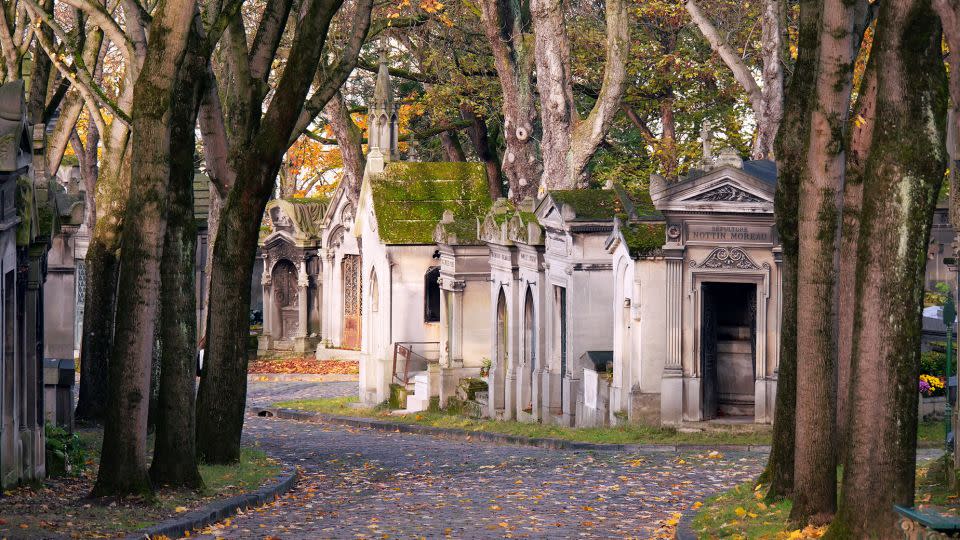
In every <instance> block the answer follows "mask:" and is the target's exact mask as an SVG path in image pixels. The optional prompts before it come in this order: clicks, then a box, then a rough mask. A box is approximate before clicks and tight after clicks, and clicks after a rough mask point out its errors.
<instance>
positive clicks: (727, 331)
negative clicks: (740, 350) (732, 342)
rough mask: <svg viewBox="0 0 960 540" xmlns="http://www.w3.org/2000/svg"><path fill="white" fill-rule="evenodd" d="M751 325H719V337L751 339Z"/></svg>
mask: <svg viewBox="0 0 960 540" xmlns="http://www.w3.org/2000/svg"><path fill="white" fill-rule="evenodd" d="M750 337H751V336H750V327H749V326H718V327H717V339H750Z"/></svg>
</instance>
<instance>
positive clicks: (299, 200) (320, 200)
mask: <svg viewBox="0 0 960 540" xmlns="http://www.w3.org/2000/svg"><path fill="white" fill-rule="evenodd" d="M283 200H285V201H287V202H288V203H292V204H321V205H324V206H326V204H327V203H328V202H330V200H329V199H327V198H326V197H290V198H289V199H283Z"/></svg>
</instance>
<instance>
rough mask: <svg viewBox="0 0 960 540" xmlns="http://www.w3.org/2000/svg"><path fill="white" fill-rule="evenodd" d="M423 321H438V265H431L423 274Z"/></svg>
mask: <svg viewBox="0 0 960 540" xmlns="http://www.w3.org/2000/svg"><path fill="white" fill-rule="evenodd" d="M423 321H424V322H440V267H439V266H431V267H430V268H429V269H428V270H427V273H426V274H424V276H423Z"/></svg>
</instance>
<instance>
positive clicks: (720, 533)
mask: <svg viewBox="0 0 960 540" xmlns="http://www.w3.org/2000/svg"><path fill="white" fill-rule="evenodd" d="M941 431H942V430H941ZM943 460H944V458H939V459H935V460H931V461H927V462H925V463H921V464H920V465H918V466H917V487H916V504H917V506H918V507H919V508H921V509H929V510H934V511H939V512H941V513H944V514H950V515H954V516H956V515H960V501H958V493H957V491H956V490H951V489H950V488H949V487H948V485H947V481H946V473H945V472H944V470H945V469H944V466H943V463H944V461H943ZM838 476H840V474H839V473H838ZM840 480H841V479H840V478H838V479H837V481H838V482H840ZM765 487H766V486H757V485H755V484H754V483H753V482H746V483H744V484H740V485H739V486H737V487H735V488H733V489H731V490H729V491H726V492H724V493H721V494H720V495H717V496H715V497H711V498H709V499H707V500H706V501H705V502H704V503H703V505H702V507H701V510H700V511H699V512H698V513H697V515H696V517H695V518H694V520H693V523H692V524H691V527H692V529H693V531H694V532H695V533H696V534H697V537H698V538H701V539H722V538H730V539H734V538H736V539H775V540H784V539H790V540H792V539H794V538H819V537H820V536H821V535H822V534H823V533H824V532H826V529H827V527H826V526H824V527H812V526H808V527H806V528H804V529H802V530H801V529H797V528H796V524H795V523H790V522H789V517H790V509H791V507H792V504H791V502H790V501H789V500H782V501H780V502H777V503H774V504H770V503H767V502H766V501H764V499H763V497H764V494H765V493H766V489H765Z"/></svg>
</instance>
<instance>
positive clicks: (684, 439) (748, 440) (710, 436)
mask: <svg viewBox="0 0 960 540" xmlns="http://www.w3.org/2000/svg"><path fill="white" fill-rule="evenodd" d="M357 401H358V400H357V398H356V397H355V396H351V397H339V398H325V399H305V400H294V401H282V402H280V403H276V404H275V406H276V407H282V408H288V409H299V410H303V411H313V412H319V413H324V414H331V415H338V416H355V417H364V418H378V419H389V420H391V421H396V422H406V423H411V424H418V425H423V426H432V427H441V428H456V429H463V430H466V431H476V432H488V433H501V434H505V435H517V436H521V437H535V438H553V439H563V440H568V441H577V442H589V443H608V444H704V445H722V444H770V433H769V430H767V429H763V430H761V431H758V430H757V429H756V428H755V427H753V426H750V428H749V429H748V430H745V429H740V430H737V429H729V430H728V429H723V430H716V431H701V432H695V433H686V432H680V431H677V430H676V429H672V428H661V427H650V426H640V425H634V424H630V425H622V426H615V427H604V428H568V427H562V426H553V425H545V424H538V423H529V422H515V421H497V420H477V419H473V418H468V417H466V416H462V415H460V414H457V413H456V412H450V411H437V412H433V411H424V412H420V413H416V414H406V415H391V414H389V412H388V411H385V410H382V409H377V408H361V407H354V406H351V405H352V404H354V403H356V402H357Z"/></svg>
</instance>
